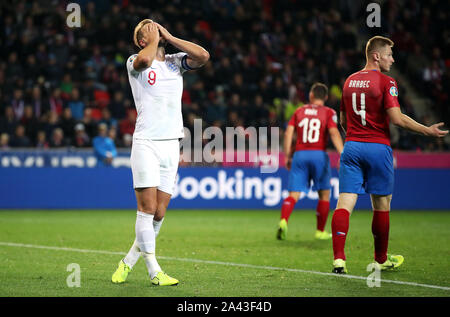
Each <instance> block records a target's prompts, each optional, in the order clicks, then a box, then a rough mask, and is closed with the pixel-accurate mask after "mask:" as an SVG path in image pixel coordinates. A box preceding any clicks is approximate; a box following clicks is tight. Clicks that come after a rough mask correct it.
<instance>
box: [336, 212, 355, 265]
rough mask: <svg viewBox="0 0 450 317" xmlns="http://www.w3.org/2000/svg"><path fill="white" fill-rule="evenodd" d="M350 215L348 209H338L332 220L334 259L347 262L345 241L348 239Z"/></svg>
mask: <svg viewBox="0 0 450 317" xmlns="http://www.w3.org/2000/svg"><path fill="white" fill-rule="evenodd" d="M349 219H350V213H349V212H348V211H347V210H346V209H336V210H335V211H334V213H333V218H332V220H331V231H332V232H333V253H334V259H335V260H336V259H342V260H344V261H345V253H344V247H345V239H346V238H347V232H348V226H349Z"/></svg>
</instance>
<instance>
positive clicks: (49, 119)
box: [42, 111, 61, 135]
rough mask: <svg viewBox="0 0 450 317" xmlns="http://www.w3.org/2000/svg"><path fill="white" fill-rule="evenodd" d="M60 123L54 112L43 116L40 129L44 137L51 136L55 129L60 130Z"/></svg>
mask: <svg viewBox="0 0 450 317" xmlns="http://www.w3.org/2000/svg"><path fill="white" fill-rule="evenodd" d="M60 127H61V123H60V119H59V116H58V114H57V113H56V112H54V111H49V112H47V113H46V114H45V115H44V116H43V121H42V128H43V129H44V131H45V133H46V135H52V134H53V131H54V130H55V129H56V128H60Z"/></svg>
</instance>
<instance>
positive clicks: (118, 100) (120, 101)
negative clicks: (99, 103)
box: [108, 90, 126, 120]
mask: <svg viewBox="0 0 450 317" xmlns="http://www.w3.org/2000/svg"><path fill="white" fill-rule="evenodd" d="M123 97H124V96H123V92H122V91H120V90H116V91H115V92H114V95H113V99H112V101H111V103H110V104H109V106H108V108H109V110H110V112H111V116H112V117H113V118H116V119H118V120H122V119H123V118H125V116H126V111H125V110H126V109H125V107H124V98H123Z"/></svg>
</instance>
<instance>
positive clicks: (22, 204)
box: [0, 152, 450, 210]
mask: <svg viewBox="0 0 450 317" xmlns="http://www.w3.org/2000/svg"><path fill="white" fill-rule="evenodd" d="M332 175H333V177H332V180H331V184H332V190H331V192H332V193H331V208H334V207H335V206H336V201H337V197H338V195H339V179H338V177H337V175H338V174H337V171H336V170H335V169H333V171H332ZM287 179H288V171H287V170H285V169H284V168H280V169H278V171H277V172H276V173H266V174H265V173H261V171H260V169H259V168H250V167H242V168H231V167H227V168H221V167H180V168H179V171H178V177H177V181H176V184H175V191H174V195H173V199H172V201H171V203H170V206H169V207H170V208H177V209H178V208H179V209H187V208H188V209H196V208H198V209H261V208H264V209H279V208H280V207H281V203H282V200H283V198H284V197H285V196H286V195H287V190H286V187H287ZM448 179H450V169H439V168H434V169H424V168H421V169H409V168H408V169H396V171H395V189H394V198H393V200H392V208H393V209H408V210H409V209H442V210H450V201H449V200H448V199H446V198H447V197H448V196H449V194H450V186H449V184H448ZM316 204H317V193H316V192H313V191H311V192H309V193H307V194H305V195H303V196H302V198H301V200H300V201H299V203H298V204H297V205H296V208H308V209H311V208H315V207H316ZM0 208H2V209H6V208H13V209H47V208H54V209H72V208H73V209H75V208H83V209H90V208H92V209H95V208H102V209H123V208H126V209H134V208H136V201H135V196H134V191H133V189H132V177H131V170H130V168H129V157H128V154H127V153H123V154H122V155H121V159H120V160H118V161H116V165H115V167H109V168H107V167H96V164H95V158H94V157H93V156H92V153H84V154H80V153H77V154H73V153H72V154H70V153H69V154H68V153H67V152H66V153H54V152H51V153H50V152H49V153H44V154H42V153H34V154H33V153H32V154H30V153H28V154H27V153H21V152H20V153H7V154H5V153H1V155H0ZM356 208H360V209H370V208H371V204H370V198H369V196H368V195H361V196H360V198H359V201H358V204H357V206H356Z"/></svg>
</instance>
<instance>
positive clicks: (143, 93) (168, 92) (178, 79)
mask: <svg viewBox="0 0 450 317" xmlns="http://www.w3.org/2000/svg"><path fill="white" fill-rule="evenodd" d="M136 56H137V54H134V55H131V56H130V57H129V58H128V60H127V70H128V80H129V81H130V86H131V91H132V93H133V98H134V103H135V105H136V110H137V118H136V127H135V130H134V134H133V138H137V139H150V140H168V139H178V138H183V137H184V131H183V117H182V114H181V95H182V94H183V77H182V74H183V73H184V72H185V71H186V70H187V69H188V68H189V67H188V66H187V64H186V56H187V54H186V53H183V52H180V53H177V54H166V56H165V61H157V60H156V59H154V60H153V63H152V65H151V66H150V67H149V68H146V69H144V70H143V71H141V72H138V71H136V70H135V69H134V67H133V61H134V60H135V58H136ZM183 65H184V66H183Z"/></svg>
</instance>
